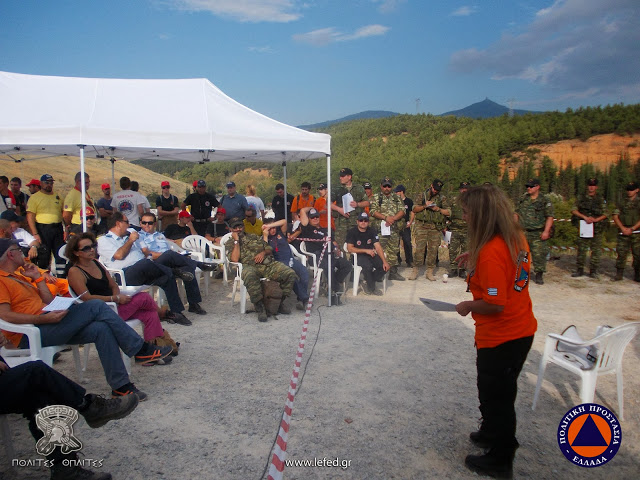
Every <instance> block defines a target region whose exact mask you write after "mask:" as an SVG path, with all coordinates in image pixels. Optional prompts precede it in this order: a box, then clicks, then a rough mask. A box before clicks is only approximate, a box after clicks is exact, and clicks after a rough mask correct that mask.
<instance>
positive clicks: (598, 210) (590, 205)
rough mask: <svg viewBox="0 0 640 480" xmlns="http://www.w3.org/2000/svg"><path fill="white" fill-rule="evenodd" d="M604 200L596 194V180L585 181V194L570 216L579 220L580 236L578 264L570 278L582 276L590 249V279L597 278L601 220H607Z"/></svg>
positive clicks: (601, 228) (602, 226)
mask: <svg viewBox="0 0 640 480" xmlns="http://www.w3.org/2000/svg"><path fill="white" fill-rule="evenodd" d="M606 206H607V202H606V200H605V199H604V198H603V197H602V195H600V194H599V193H598V179H597V178H590V179H589V180H587V193H586V194H583V195H580V196H579V197H578V200H577V201H576V204H575V206H574V207H573V210H571V214H572V215H575V216H576V217H578V219H579V220H580V234H579V236H578V262H577V267H578V268H577V270H576V271H575V272H574V273H572V274H571V276H572V277H581V276H583V275H584V264H585V261H586V259H587V250H589V249H591V265H590V267H591V271H590V273H589V276H590V277H591V278H598V266H599V265H600V254H601V253H602V230H603V229H604V222H603V220H606V219H607V215H606V212H605V210H606Z"/></svg>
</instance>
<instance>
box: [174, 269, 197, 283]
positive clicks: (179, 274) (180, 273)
mask: <svg viewBox="0 0 640 480" xmlns="http://www.w3.org/2000/svg"><path fill="white" fill-rule="evenodd" d="M171 270H172V272H173V276H174V277H175V278H179V279H181V280H182V281H184V282H190V281H191V280H193V279H194V278H195V277H194V276H193V273H191V272H185V271H184V270H180V269H179V268H172V269H171Z"/></svg>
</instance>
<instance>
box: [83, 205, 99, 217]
mask: <svg viewBox="0 0 640 480" xmlns="http://www.w3.org/2000/svg"><path fill="white" fill-rule="evenodd" d="M91 216H94V217H95V216H96V212H94V210H93V208H91V207H87V208H85V209H84V215H83V217H91Z"/></svg>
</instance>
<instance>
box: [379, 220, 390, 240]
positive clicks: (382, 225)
mask: <svg viewBox="0 0 640 480" xmlns="http://www.w3.org/2000/svg"><path fill="white" fill-rule="evenodd" d="M380 235H382V236H383V237H388V236H389V235H391V227H388V226H387V222H385V221H384V220H383V221H382V222H380Z"/></svg>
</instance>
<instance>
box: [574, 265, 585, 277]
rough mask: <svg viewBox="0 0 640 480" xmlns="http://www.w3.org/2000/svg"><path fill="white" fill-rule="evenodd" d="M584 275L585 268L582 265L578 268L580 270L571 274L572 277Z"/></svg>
mask: <svg viewBox="0 0 640 480" xmlns="http://www.w3.org/2000/svg"><path fill="white" fill-rule="evenodd" d="M583 275H584V268H582V267H580V268H578V271H576V272H573V273H572V274H571V276H572V277H582V276H583Z"/></svg>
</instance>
